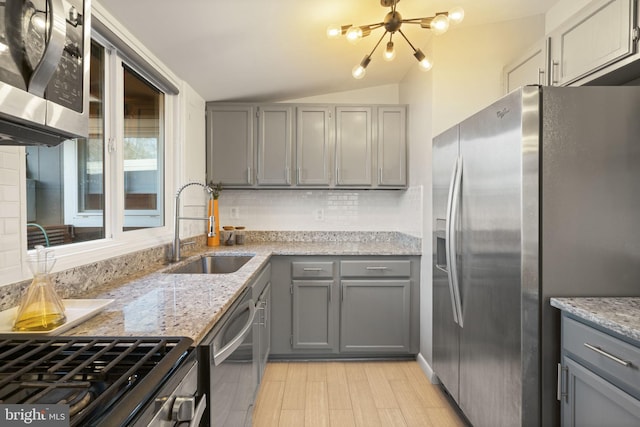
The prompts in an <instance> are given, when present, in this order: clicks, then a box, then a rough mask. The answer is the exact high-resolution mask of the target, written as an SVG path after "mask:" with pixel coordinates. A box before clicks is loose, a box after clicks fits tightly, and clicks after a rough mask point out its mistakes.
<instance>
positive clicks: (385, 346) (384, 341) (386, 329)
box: [340, 279, 411, 353]
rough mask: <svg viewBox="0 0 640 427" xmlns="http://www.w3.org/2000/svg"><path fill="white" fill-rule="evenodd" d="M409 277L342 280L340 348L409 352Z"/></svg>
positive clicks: (354, 350) (341, 349)
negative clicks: (407, 278)
mask: <svg viewBox="0 0 640 427" xmlns="http://www.w3.org/2000/svg"><path fill="white" fill-rule="evenodd" d="M410 290H411V282H410V281H409V280H373V279H371V280H343V281H342V301H341V313H342V315H341V318H340V351H344V352H378V353H397V352H400V353H408V352H409V330H410V325H409V319H410V310H411V305H410V300H409V298H410Z"/></svg>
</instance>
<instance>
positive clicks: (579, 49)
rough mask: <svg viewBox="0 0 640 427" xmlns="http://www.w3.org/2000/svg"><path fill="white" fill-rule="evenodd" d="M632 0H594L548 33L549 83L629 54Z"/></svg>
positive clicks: (579, 75)
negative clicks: (549, 49) (549, 48)
mask: <svg viewBox="0 0 640 427" xmlns="http://www.w3.org/2000/svg"><path fill="white" fill-rule="evenodd" d="M634 14H635V1H634V0H597V1H593V2H591V3H589V5H588V6H587V7H585V8H584V9H582V10H581V11H580V12H578V13H577V14H576V15H575V16H574V17H572V18H571V19H569V20H568V21H567V22H566V23H564V24H563V25H562V26H561V27H560V28H558V29H557V30H555V31H553V32H552V33H551V58H552V62H551V76H552V77H551V84H552V85H558V86H564V85H568V84H570V83H572V82H574V81H576V80H578V79H580V78H582V77H585V76H587V75H588V74H590V73H593V72H595V71H597V70H599V69H600V68H603V67H605V66H606V65H609V64H611V63H613V62H615V61H619V60H620V59H622V58H624V57H626V56H629V55H632V54H633V51H634V44H633V31H632V29H633V17H634Z"/></svg>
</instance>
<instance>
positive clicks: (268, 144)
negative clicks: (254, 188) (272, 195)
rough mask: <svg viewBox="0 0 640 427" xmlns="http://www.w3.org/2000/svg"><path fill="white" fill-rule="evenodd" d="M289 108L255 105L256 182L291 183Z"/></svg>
mask: <svg viewBox="0 0 640 427" xmlns="http://www.w3.org/2000/svg"><path fill="white" fill-rule="evenodd" d="M292 120H293V114H292V108H291V107H286V106H278V105H266V106H260V107H258V164H257V169H258V171H257V172H258V176H257V181H258V185H289V184H291V143H292V140H293V122H292Z"/></svg>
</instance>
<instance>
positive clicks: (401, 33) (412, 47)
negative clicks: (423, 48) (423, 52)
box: [398, 29, 418, 53]
mask: <svg viewBox="0 0 640 427" xmlns="http://www.w3.org/2000/svg"><path fill="white" fill-rule="evenodd" d="M398 32H399V33H400V35H402V37H403V38H404V39H405V40H406V41H407V43H408V44H409V46H411V49H413V52H414V53H415V52H417V51H418V49H416V48H415V47H414V46H413V45H412V44H411V42H410V41H409V39H408V38H407V36H405V35H404V33H403V32H402V30H400V29H399V30H398Z"/></svg>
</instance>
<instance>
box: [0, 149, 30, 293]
mask: <svg viewBox="0 0 640 427" xmlns="http://www.w3.org/2000/svg"><path fill="white" fill-rule="evenodd" d="M24 152H25V151H24V148H21V147H20V148H19V147H4V146H0V278H2V279H1V280H0V284H2V283H11V282H16V281H19V280H20V279H21V278H22V254H23V251H22V250H21V249H22V244H21V242H22V240H23V239H24V238H25V237H24V236H25V233H26V227H25V225H24V224H25V223H24V221H21V218H25V217H26V201H23V200H22V198H21V196H22V195H24V194H25V193H26V190H25V188H26V184H25V179H24V177H25V170H24V169H25V167H24V166H25V154H24ZM20 188H22V191H20Z"/></svg>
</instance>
